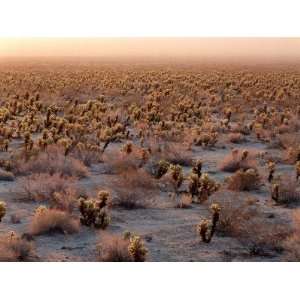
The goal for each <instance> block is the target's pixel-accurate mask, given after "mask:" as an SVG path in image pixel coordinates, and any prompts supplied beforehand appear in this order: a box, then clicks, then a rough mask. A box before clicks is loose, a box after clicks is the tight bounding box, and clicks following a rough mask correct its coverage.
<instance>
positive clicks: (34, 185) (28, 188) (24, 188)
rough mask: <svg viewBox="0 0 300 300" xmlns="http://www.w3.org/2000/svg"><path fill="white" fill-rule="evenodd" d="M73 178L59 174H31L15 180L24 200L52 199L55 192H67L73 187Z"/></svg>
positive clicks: (49, 200)
mask: <svg viewBox="0 0 300 300" xmlns="http://www.w3.org/2000/svg"><path fill="white" fill-rule="evenodd" d="M74 182H75V180H74V178H70V177H63V176H61V175H60V174H57V173H55V174H53V175H49V174H47V173H46V174H45V173H44V174H43V173H42V174H32V175H29V176H25V177H21V178H20V179H19V180H18V182H17V191H18V193H19V194H20V198H21V199H22V200H26V201H48V202H51V201H54V200H55V193H67V191H68V190H71V189H74Z"/></svg>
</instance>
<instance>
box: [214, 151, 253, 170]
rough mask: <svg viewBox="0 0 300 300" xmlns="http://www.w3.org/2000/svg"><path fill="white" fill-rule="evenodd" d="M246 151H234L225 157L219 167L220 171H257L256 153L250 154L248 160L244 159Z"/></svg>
mask: <svg viewBox="0 0 300 300" xmlns="http://www.w3.org/2000/svg"><path fill="white" fill-rule="evenodd" d="M244 153H245V151H241V150H233V151H232V152H231V153H230V154H228V155H227V156H225V157H224V159H223V161H222V162H221V163H220V165H219V169H220V170H221V171H224V172H235V171H237V170H240V169H242V170H248V169H256V167H257V162H256V159H255V155H254V153H251V152H249V153H248V155H247V156H246V158H243V155H244Z"/></svg>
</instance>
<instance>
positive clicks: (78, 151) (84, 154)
mask: <svg viewBox="0 0 300 300" xmlns="http://www.w3.org/2000/svg"><path fill="white" fill-rule="evenodd" d="M71 156H72V157H73V158H75V159H77V160H79V161H81V162H83V163H84V165H85V166H87V167H89V166H91V165H92V164H94V163H99V162H102V153H101V152H100V150H98V151H96V150H93V149H89V148H88V147H85V148H82V147H81V148H78V147H76V148H75V149H74V150H73V151H72V153H71Z"/></svg>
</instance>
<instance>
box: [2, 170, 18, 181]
mask: <svg viewBox="0 0 300 300" xmlns="http://www.w3.org/2000/svg"><path fill="white" fill-rule="evenodd" d="M14 180H15V176H14V174H13V173H12V172H9V171H5V170H3V169H0V181H14Z"/></svg>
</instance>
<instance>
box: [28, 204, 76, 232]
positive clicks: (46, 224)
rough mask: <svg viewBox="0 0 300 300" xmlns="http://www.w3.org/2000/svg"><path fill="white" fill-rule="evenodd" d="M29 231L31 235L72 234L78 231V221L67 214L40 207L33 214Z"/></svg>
mask: <svg viewBox="0 0 300 300" xmlns="http://www.w3.org/2000/svg"><path fill="white" fill-rule="evenodd" d="M29 231H30V233H31V234H33V235H41V234H52V233H62V234H72V233H76V232H78V231H79V220H77V219H75V218H73V217H72V216H71V215H70V214H69V213H67V212H64V211H61V210H58V209H49V208H47V207H45V206H40V207H38V208H37V209H36V211H35V213H34V216H33V219H32V221H31V224H30V227H29Z"/></svg>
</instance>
